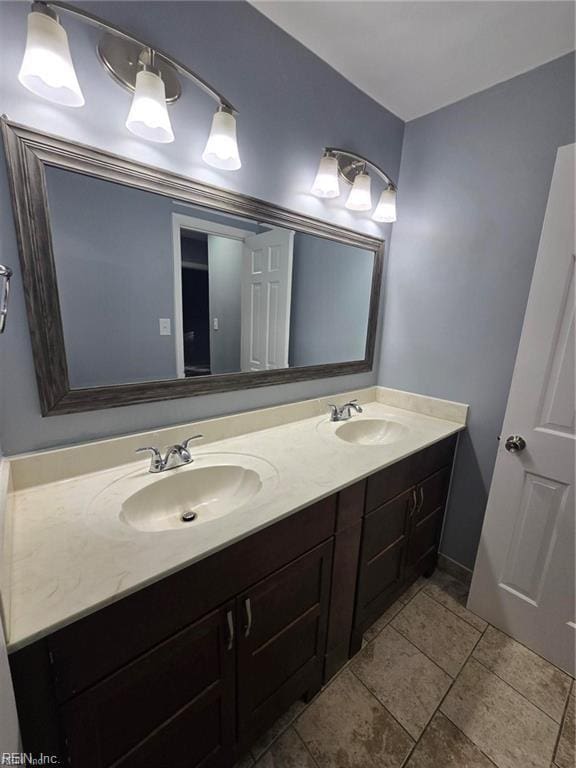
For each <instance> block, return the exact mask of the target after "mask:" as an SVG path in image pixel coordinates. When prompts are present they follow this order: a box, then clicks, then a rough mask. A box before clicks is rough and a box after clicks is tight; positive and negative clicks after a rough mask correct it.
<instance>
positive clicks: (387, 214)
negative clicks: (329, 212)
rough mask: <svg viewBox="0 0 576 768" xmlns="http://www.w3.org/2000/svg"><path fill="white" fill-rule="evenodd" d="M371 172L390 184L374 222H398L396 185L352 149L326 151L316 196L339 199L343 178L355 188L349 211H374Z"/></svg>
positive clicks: (383, 193) (314, 190) (348, 202)
mask: <svg viewBox="0 0 576 768" xmlns="http://www.w3.org/2000/svg"><path fill="white" fill-rule="evenodd" d="M368 171H371V172H372V173H373V174H374V175H375V176H377V177H378V178H379V179H381V180H382V181H383V182H384V184H385V185H386V186H385V188H384V190H383V191H382V193H381V194H380V199H379V201H378V205H377V206H376V209H375V210H374V213H373V214H372V219H373V220H374V221H378V222H387V223H391V222H394V221H396V184H394V182H393V181H392V179H391V178H390V176H388V174H387V173H385V171H383V170H382V169H381V168H380V167H379V166H377V165H376V164H375V163H373V162H372V161H371V160H368V159H367V158H366V157H362V155H358V154H356V153H355V152H351V151H350V150H348V149H337V148H336V147H325V148H324V151H323V154H322V158H321V160H320V165H319V166H318V172H317V173H316V178H315V180H314V184H313V186H312V190H311V191H312V194H313V195H316V197H339V195H340V185H339V179H342V180H343V181H345V182H346V183H347V184H350V185H351V187H352V188H351V189H350V192H349V193H348V197H347V199H346V203H345V205H346V208H348V210H350V211H369V210H371V209H372V194H371V186H372V180H371V177H370V175H369V173H368Z"/></svg>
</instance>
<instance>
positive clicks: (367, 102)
mask: <svg viewBox="0 0 576 768" xmlns="http://www.w3.org/2000/svg"><path fill="white" fill-rule="evenodd" d="M82 5H83V6H84V7H86V8H89V9H90V10H91V11H92V12H94V13H96V14H98V15H100V16H104V17H106V18H108V19H110V20H111V21H113V22H116V23H117V24H120V25H121V26H125V27H127V28H129V29H131V30H132V31H133V32H134V33H135V34H139V35H141V36H142V37H143V38H145V39H149V40H151V41H152V42H153V43H156V44H157V45H158V46H159V47H161V48H165V49H167V50H169V51H171V52H172V53H173V54H174V55H175V56H177V57H178V58H180V59H181V60H182V61H183V62H185V63H186V64H188V65H190V66H191V67H192V68H193V69H196V70H198V72H200V73H201V74H202V76H203V77H205V78H206V79H207V80H209V81H210V82H212V83H213V84H214V86H215V87H217V88H219V89H220V90H221V91H222V92H223V93H225V94H226V96H227V97H228V98H229V99H230V100H231V101H232V102H233V103H234V104H235V106H237V108H238V109H239V111H240V116H239V120H238V131H239V145H240V151H241V155H242V161H243V167H242V169H241V170H240V171H238V172H235V173H230V172H229V173H226V172H223V171H222V172H221V171H217V170H215V169H211V168H209V167H208V166H206V165H205V164H204V163H202V160H201V153H202V150H203V148H204V144H205V141H206V138H207V134H208V131H209V127H210V122H211V118H212V114H213V111H214V103H213V102H212V101H211V100H210V99H209V98H208V97H206V96H205V95H204V94H203V93H202V92H200V91H199V90H198V89H197V88H194V87H193V86H192V85H191V84H188V83H185V84H184V96H183V98H182V99H181V100H180V101H179V102H177V104H175V105H174V106H173V107H172V108H171V118H172V124H173V127H174V131H175V133H176V141H175V142H174V143H173V144H170V145H152V144H150V143H147V142H143V141H140V140H138V139H137V138H136V137H134V136H132V135H131V134H130V133H128V132H127V131H126V129H125V127H124V122H125V119H126V115H127V113H128V109H129V106H130V96H129V94H127V92H126V91H124V90H123V89H122V88H119V87H117V86H116V85H115V84H114V83H113V82H112V80H111V79H110V78H109V76H108V75H107V74H106V73H105V72H104V70H103V69H102V67H101V65H100V64H99V62H98V60H97V57H96V55H95V54H94V48H95V44H96V40H97V36H98V34H97V32H96V31H95V30H94V29H92V28H91V27H88V26H86V25H82V24H80V23H79V22H77V21H75V20H72V19H68V18H67V19H66V21H65V24H66V27H67V29H68V32H69V36H70V44H71V49H72V53H73V56H74V60H75V63H76V69H77V72H78V76H79V79H80V81H81V83H82V87H83V90H84V95H85V97H86V105H85V107H83V108H82V109H77V110H75V109H66V108H63V107H58V106H56V105H52V104H50V103H49V102H45V101H42V100H41V99H38V98H36V97H34V96H33V95H32V94H30V93H28V91H26V90H25V89H23V88H22V86H21V85H20V84H19V83H18V80H17V73H18V68H19V65H20V59H21V56H22V52H23V49H24V42H25V26H26V15H27V13H28V10H29V6H28V4H27V3H24V2H22V3H13V2H4V3H1V4H0V57H1V59H0V101H1V111H3V112H6V113H7V114H8V115H9V117H10V118H11V119H12V120H15V121H17V122H21V123H25V124H28V125H31V126H34V127H37V128H39V129H41V130H44V131H47V132H51V133H55V134H58V135H61V136H64V137H67V138H71V139H74V140H77V141H81V142H83V143H85V144H90V145H93V146H96V147H101V148H103V149H106V150H109V151H112V152H115V153H117V154H120V155H124V156H128V157H131V158H134V159H136V160H140V161H143V162H147V163H150V164H153V165H157V166H162V167H164V168H167V169H170V170H173V171H176V172H178V173H183V174H186V175H188V176H190V177H193V178H197V179H199V180H202V181H206V182H210V183H214V184H217V185H219V186H222V187H227V188H229V189H232V190H236V191H239V192H242V193H246V194H248V195H252V196H254V197H258V198H262V199H265V200H269V201H271V202H273V203H276V204H279V205H282V206H285V207H287V208H291V209H293V210H296V211H301V212H303V213H307V214H310V215H313V216H317V217H319V218H323V219H326V220H329V221H332V222H334V223H337V224H341V225H343V226H348V227H350V228H352V229H356V230H359V231H363V232H366V233H368V234H372V235H379V236H383V237H385V238H386V239H387V238H388V235H389V231H390V227H388V226H385V227H380V226H378V225H376V224H375V223H374V222H372V221H371V220H370V218H369V216H365V217H364V216H360V215H358V214H353V213H351V212H350V211H347V210H346V209H345V208H344V205H343V200H337V201H322V200H318V199H317V198H315V197H313V196H312V195H310V193H309V190H310V187H311V185H312V182H313V180H314V175H315V173H316V167H317V165H318V160H319V156H320V153H321V150H322V147H323V146H325V145H327V144H328V145H330V144H331V145H333V146H339V145H343V146H347V147H350V148H351V149H353V150H356V151H357V152H360V153H361V154H364V155H367V156H368V157H370V158H372V159H373V160H374V161H375V162H376V163H378V164H379V165H381V166H382V167H383V168H385V169H386V170H387V172H388V173H389V174H390V175H391V177H392V178H397V176H398V172H399V167H400V153H401V147H402V136H403V131H404V124H403V122H402V121H401V120H400V119H398V118H397V117H395V116H394V115H392V114H391V113H390V112H388V111H387V110H385V109H383V108H382V107H380V106H379V105H378V104H376V102H374V101H373V100H372V99H370V98H369V97H368V96H366V95H365V94H363V93H362V92H361V91H359V90H358V89H357V88H355V87H354V86H353V85H351V84H350V83H349V82H347V81H346V80H345V79H344V78H343V77H341V76H340V75H339V74H338V73H337V72H336V71H335V70H333V69H331V68H330V67H329V66H328V65H327V64H325V63H324V62H322V61H321V60H320V59H319V58H318V57H316V56H315V55H314V54H313V53H311V52H310V51H308V50H307V49H306V48H304V47H303V46H301V45H300V44H299V43H297V42H296V41H295V40H294V39H293V38H291V37H290V36H289V35H287V34H286V33H284V32H282V31H281V30H280V29H279V28H278V27H276V26H275V25H274V24H272V22H270V21H269V20H268V19H266V18H265V17H264V16H262V15H261V14H260V13H258V12H257V11H256V10H255V9H254V8H252V7H251V6H250V5H249V4H248V3H244V2H177V3H176V2H175V3H169V2H147V3H133V2H125V3H122V2H120V3H116V2H99V3H86V4H82ZM168 6H171V7H170V8H169V7H168ZM9 207H10V201H9V194H8V188H7V181H6V172H5V167H4V161H3V158H1V157H0V208H1V209H2V211H3V212H4V211H9ZM3 215H4V214H3ZM6 219H7V221H6V226H5V227H4V226H3V228H2V233H1V237H2V241H3V242H2V248H3V252H4V253H5V254H6V255H5V259H6V260H7V261H8V263H9V264H11V265H13V266H15V267H16V280H15V290H14V294H13V298H14V301H13V306H12V313H11V317H10V321H11V322H10V326H9V329H8V333H7V334H6V336H4V337H3V338H2V340H1V344H0V346H3V347H4V350H3V353H4V354H5V355H6V361H7V362H6V364H5V366H3V367H4V368H5V369H6V371H5V375H4V373H3V374H2V375H3V377H4V380H3V382H2V387H3V389H4V392H3V393H2V397H5V398H6V399H7V401H8V402H9V403H10V408H9V410H8V411H5V412H4V415H3V417H2V422H1V423H0V434H1V435H2V441H3V445H4V448H5V450H6V452H7V453H9V454H14V453H17V452H20V451H27V450H33V449H36V448H42V447H48V446H54V445H60V444H64V443H72V442H77V441H81V440H87V439H90V438H97V437H104V436H108V435H114V434H121V433H123V432H130V431H132V432H135V431H138V430H142V429H147V428H152V427H155V426H159V425H163V424H166V425H168V424H174V423H179V422H186V421H194V420H195V419H202V418H207V417H209V416H215V415H218V414H223V413H230V412H233V411H239V410H246V409H250V408H257V407H263V406H266V405H272V404H277V403H282V402H288V401H293V400H298V399H301V398H305V397H314V396H317V395H320V394H330V393H332V392H338V391H340V390H344V389H347V388H352V387H359V386H369V385H371V384H374V383H375V380H376V372H375V371H374V372H373V373H369V374H362V375H358V376H346V377H339V378H334V379H324V380H317V381H311V382H303V383H298V384H289V385H283V386H278V387H268V388H265V389H253V390H248V391H245V392H239V393H234V394H230V393H223V394H217V395H210V396H206V397H197V398H190V399H187V400H174V401H171V402H165V403H157V404H147V405H141V406H132V407H129V408H118V409H113V410H108V411H95V412H92V413H86V414H80V415H69V416H52V417H50V418H46V419H43V418H42V417H41V416H40V409H39V404H38V395H37V390H36V381H35V375H34V369H33V365H32V355H31V350H30V338H29V334H28V327H27V323H26V317H25V311H24V302H23V295H22V284H21V279H20V275H19V271H18V268H17V262H18V257H17V249H16V240H15V234H14V228H13V224H12V222H11V221H10V216H9V215H7V216H6Z"/></svg>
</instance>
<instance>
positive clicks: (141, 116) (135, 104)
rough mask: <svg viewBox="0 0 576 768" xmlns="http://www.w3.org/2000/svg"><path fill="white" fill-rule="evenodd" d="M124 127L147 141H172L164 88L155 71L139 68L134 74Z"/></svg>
mask: <svg viewBox="0 0 576 768" xmlns="http://www.w3.org/2000/svg"><path fill="white" fill-rule="evenodd" d="M126 128H128V130H129V131H131V132H132V133H133V134H134V135H136V136H139V137H140V138H141V139H147V140H148V141H157V142H159V143H161V144H167V143H168V142H170V141H174V132H173V130H172V125H171V124H170V117H169V116H168V109H167V107H166V89H165V87H164V83H163V82H162V78H161V77H160V75H157V74H156V72H152V71H151V70H146V69H141V70H140V72H138V74H137V75H136V89H135V91H134V96H133V98H132V106H131V107H130V112H129V113H128V117H127V119H126Z"/></svg>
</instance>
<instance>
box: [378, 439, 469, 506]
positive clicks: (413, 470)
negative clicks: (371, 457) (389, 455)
mask: <svg viewBox="0 0 576 768" xmlns="http://www.w3.org/2000/svg"><path fill="white" fill-rule="evenodd" d="M456 440H457V435H452V436H451V437H448V438H446V440H442V441H440V442H439V443H435V444H434V445H430V446H429V447H428V448H424V450H422V451H420V452H419V453H415V454H413V455H412V456H408V457H407V458H406V459H403V460H402V461H399V462H397V463H396V464H393V465H392V466H390V467H386V469H383V470H381V471H380V472H376V474H374V475H371V477H369V478H368V482H367V485H366V513H367V514H368V513H369V512H372V511H373V510H374V509H376V508H377V507H379V506H381V505H382V504H384V503H385V502H387V501H388V500H389V499H392V498H394V497H395V496H398V494H400V493H402V492H403V491H405V490H406V489H407V488H409V487H410V486H412V485H415V484H416V483H419V482H420V481H421V480H424V479H425V478H426V477H428V475H431V474H433V473H434V472H437V471H438V470H439V469H441V468H442V467H447V466H449V465H451V464H452V458H453V456H454V450H455V448H456Z"/></svg>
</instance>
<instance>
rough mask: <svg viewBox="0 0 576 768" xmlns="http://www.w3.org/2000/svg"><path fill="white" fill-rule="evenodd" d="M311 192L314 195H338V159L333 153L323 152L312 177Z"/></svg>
mask: <svg viewBox="0 0 576 768" xmlns="http://www.w3.org/2000/svg"><path fill="white" fill-rule="evenodd" d="M312 194H313V195H316V197H339V196H340V184H339V183H338V159H337V158H336V157H335V156H334V155H330V154H324V155H322V157H321V158H320V165H319V166H318V171H317V173H316V178H315V179H314V185H313V187H312Z"/></svg>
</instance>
